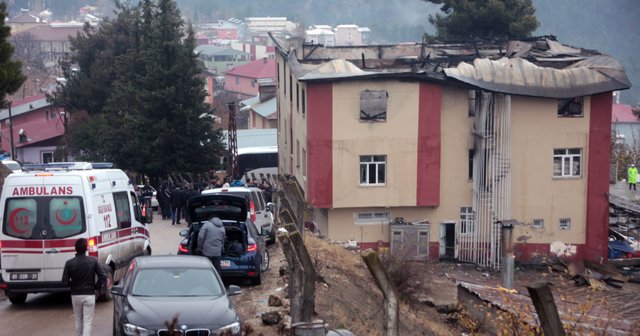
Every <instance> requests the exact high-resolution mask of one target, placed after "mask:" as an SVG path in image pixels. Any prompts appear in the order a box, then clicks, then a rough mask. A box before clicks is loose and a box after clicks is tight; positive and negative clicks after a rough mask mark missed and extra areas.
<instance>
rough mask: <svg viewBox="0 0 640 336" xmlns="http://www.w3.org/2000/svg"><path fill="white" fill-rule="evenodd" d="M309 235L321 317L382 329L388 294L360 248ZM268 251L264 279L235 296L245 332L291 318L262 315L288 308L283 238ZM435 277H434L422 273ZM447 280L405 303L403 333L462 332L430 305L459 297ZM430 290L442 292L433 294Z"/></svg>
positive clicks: (338, 325)
mask: <svg viewBox="0 0 640 336" xmlns="http://www.w3.org/2000/svg"><path fill="white" fill-rule="evenodd" d="M305 239H306V245H307V248H308V249H309V251H310V254H311V257H312V259H314V261H315V264H316V270H317V273H318V275H319V277H320V281H319V282H318V283H317V287H316V301H315V304H316V313H317V316H316V318H317V319H321V320H324V321H325V322H326V323H327V326H328V330H331V329H346V330H349V331H351V332H352V333H354V334H355V335H383V325H382V322H383V311H382V307H383V297H382V294H381V292H380V291H379V290H378V288H377V287H376V285H375V283H374V281H373V278H372V277H371V275H370V273H369V271H368V270H367V267H366V265H365V264H364V262H363V261H362V259H361V258H360V254H359V252H355V251H349V250H346V249H345V248H343V247H342V246H341V245H333V244H329V243H328V242H326V241H322V240H320V239H318V238H315V237H312V236H308V237H306V238H305ZM269 251H270V257H271V262H270V266H269V271H268V272H267V274H266V276H265V277H264V278H263V283H262V284H261V285H260V286H255V287H251V286H243V293H242V294H240V295H239V296H238V297H236V298H235V300H234V302H235V305H236V308H237V309H238V312H239V314H240V315H241V317H242V318H243V321H244V322H245V334H249V335H285V334H286V330H287V327H285V326H284V324H285V323H284V322H285V321H287V322H288V320H287V317H288V316H287V317H285V318H284V319H283V322H281V323H279V324H278V325H274V326H266V325H264V324H263V323H262V319H261V315H262V314H263V313H265V312H279V313H280V314H281V315H282V316H286V315H287V314H288V298H287V288H286V281H287V277H286V275H282V276H281V275H280V272H279V270H280V269H281V268H286V266H287V263H286V260H285V258H284V255H283V254H282V249H281V248H280V246H279V244H275V245H273V246H272V247H270V248H269ZM434 265H435V264H434ZM413 271H416V270H413ZM423 271H424V270H420V272H423ZM430 272H431V274H432V275H434V276H435V277H437V278H441V277H442V276H441V274H437V275H436V273H437V272H436V271H430ZM423 275H426V274H424V273H423ZM430 278H432V277H431V276H429V277H423V278H422V279H425V280H426V279H430ZM445 281H447V282H449V286H448V287H447V289H446V290H441V291H438V290H435V291H431V290H425V291H424V292H423V291H422V290H421V291H420V293H415V298H417V299H418V300H422V303H421V302H418V301H416V302H414V303H413V304H407V303H403V304H402V305H401V307H400V316H401V325H400V334H401V335H460V334H461V333H462V332H463V330H461V329H459V328H458V327H457V326H455V325H453V324H451V323H449V322H448V320H447V317H446V315H445V314H441V313H439V312H437V311H436V308H435V307H433V306H430V305H429V304H430V303H431V302H434V300H435V301H438V300H439V301H438V302H442V303H443V304H451V303H453V302H454V300H455V297H451V296H452V295H455V286H453V282H451V281H450V280H446V278H445ZM425 288H426V287H425ZM431 292H439V293H438V295H436V296H435V297H434V296H433V294H432V293H431ZM270 295H275V296H278V297H279V298H281V299H283V301H284V306H283V307H271V306H269V305H268V301H269V296H270ZM289 323H290V322H289Z"/></svg>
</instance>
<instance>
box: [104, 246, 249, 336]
mask: <svg viewBox="0 0 640 336" xmlns="http://www.w3.org/2000/svg"><path fill="white" fill-rule="evenodd" d="M241 292H242V290H241V289H240V287H238V286H235V285H231V286H229V289H228V290H225V288H224V285H223V283H222V280H221V279H220V277H219V276H218V273H217V272H216V270H215V268H214V267H213V265H212V264H211V262H210V261H209V259H207V258H204V257H198V256H175V255H173V256H172V255H163V256H144V257H138V258H135V259H134V260H132V261H131V263H130V264H129V267H128V270H127V273H126V274H125V277H124V281H122V283H121V284H119V285H117V286H114V287H113V288H112V289H111V293H112V294H113V297H114V302H113V335H140V336H145V335H169V334H171V335H240V334H241V330H240V329H241V321H240V317H239V316H238V314H237V313H236V310H235V308H234V306H233V303H232V302H231V300H230V299H229V296H232V295H236V294H240V293H241ZM174 316H177V324H176V325H175V329H174V330H175V331H174V332H170V331H169V330H167V325H165V321H169V322H171V321H172V320H173V318H174Z"/></svg>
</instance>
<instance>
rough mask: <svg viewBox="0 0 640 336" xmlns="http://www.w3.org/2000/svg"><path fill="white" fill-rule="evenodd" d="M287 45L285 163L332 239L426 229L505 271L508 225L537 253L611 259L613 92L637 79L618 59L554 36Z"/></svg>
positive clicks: (424, 246)
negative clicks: (413, 225)
mask: <svg viewBox="0 0 640 336" xmlns="http://www.w3.org/2000/svg"><path fill="white" fill-rule="evenodd" d="M273 39H274V41H275V43H276V45H277V50H278V53H277V55H276V60H277V63H276V64H277V65H276V66H277V83H278V90H277V92H278V93H277V111H278V147H279V171H280V172H281V173H286V174H291V175H294V176H296V177H297V179H298V181H300V183H301V184H302V187H303V189H304V192H305V196H306V199H307V202H308V203H309V205H310V206H311V207H312V208H313V214H312V220H313V221H314V222H315V224H316V226H317V227H319V230H320V232H321V234H323V235H326V236H327V237H329V238H331V239H334V240H340V241H346V240H355V241H357V242H358V245H359V246H361V247H372V246H379V245H380V244H387V243H388V242H389V241H390V240H391V235H392V233H395V234H399V235H400V236H401V235H402V234H403V233H402V232H400V233H397V232H392V231H391V230H390V225H391V224H393V223H396V222H399V223H409V222H420V223H421V224H426V225H425V226H424V229H423V230H422V231H421V232H422V233H421V235H422V236H421V239H420V244H421V245H420V244H419V245H420V246H418V247H417V249H418V250H420V251H428V252H427V254H428V256H427V257H428V258H430V259H437V258H441V257H450V258H457V259H460V260H466V261H471V262H475V263H478V264H480V265H484V266H489V267H498V265H500V227H499V224H498V221H501V220H505V219H517V220H518V222H519V223H520V224H519V225H516V227H515V228H514V237H515V238H516V247H515V251H516V257H517V258H519V259H521V260H541V258H544V257H547V256H549V255H565V256H568V257H577V258H587V259H600V258H606V257H607V230H608V200H607V197H606V195H605V193H606V192H608V188H609V158H610V138H611V109H612V91H615V90H622V89H627V88H629V87H630V82H629V80H628V78H627V77H626V74H625V72H624V68H623V67H622V65H621V64H620V63H619V62H618V61H616V60H615V59H613V58H612V57H610V56H608V55H606V54H603V53H601V52H598V51H594V50H588V49H582V48H574V47H570V46H566V45H563V44H561V43H559V42H557V41H556V40H555V38H553V37H539V38H531V39H528V40H518V41H514V40H509V41H495V40H492V41H482V40H474V41H463V42H459V43H435V44H428V43H415V44H399V45H384V46H349V47H344V46H342V47H339V46H330V47H328V46H323V45H314V44H304V43H302V42H301V41H294V40H288V41H283V40H279V39H277V38H273ZM400 236H398V237H395V236H394V239H399V240H397V241H399V242H402V241H403V239H405V238H406V239H409V238H410V237H404V238H403V237H400Z"/></svg>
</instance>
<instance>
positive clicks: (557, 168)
mask: <svg viewBox="0 0 640 336" xmlns="http://www.w3.org/2000/svg"><path fill="white" fill-rule="evenodd" d="M581 157H582V149H580V148H563V149H554V150H553V176H555V177H580V160H581Z"/></svg>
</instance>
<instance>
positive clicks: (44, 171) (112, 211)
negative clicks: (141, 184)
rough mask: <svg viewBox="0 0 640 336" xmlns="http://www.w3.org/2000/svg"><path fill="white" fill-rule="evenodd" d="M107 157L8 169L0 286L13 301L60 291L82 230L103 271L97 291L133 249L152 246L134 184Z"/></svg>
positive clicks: (2, 199) (105, 296)
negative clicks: (102, 160) (104, 160)
mask: <svg viewBox="0 0 640 336" xmlns="http://www.w3.org/2000/svg"><path fill="white" fill-rule="evenodd" d="M111 166H112V165H111V164H109V163H88V162H71V163H57V164H45V165H31V166H29V165H25V166H24V167H23V172H18V173H13V174H10V175H9V176H7V178H6V180H5V183H4V186H3V187H2V194H1V196H0V207H1V208H0V209H1V210H2V211H1V212H0V216H2V217H0V222H1V223H2V232H1V233H0V255H1V257H0V270H1V273H0V289H3V290H4V292H5V294H6V295H7V297H8V298H9V300H10V301H11V303H13V304H21V303H24V302H25V301H26V299H27V294H29V293H41V292H60V291H68V290H69V289H68V288H66V287H64V285H63V284H62V271H63V268H64V264H65V262H66V261H67V260H69V259H71V258H73V257H74V256H75V242H76V240H77V239H78V238H86V239H87V240H88V243H89V248H88V254H89V255H91V256H94V257H96V258H98V261H99V262H100V264H101V265H103V266H104V267H105V270H106V271H107V274H108V279H107V286H105V288H104V290H103V292H102V293H100V294H101V295H100V298H101V299H102V300H110V299H111V292H110V289H111V286H112V285H113V283H117V282H118V281H119V280H120V279H121V278H122V276H123V275H124V273H125V271H126V266H127V265H128V263H129V261H130V260H131V259H133V258H134V257H136V256H139V255H145V254H147V255H148V254H151V246H150V240H149V230H148V228H147V226H146V223H145V221H144V218H143V217H142V212H141V208H140V204H139V202H138V198H137V197H136V194H135V191H134V185H133V183H132V181H131V180H130V179H129V177H128V176H127V175H126V174H125V173H124V172H123V171H122V170H119V169H110V167H111Z"/></svg>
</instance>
